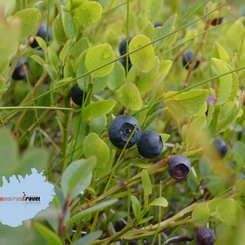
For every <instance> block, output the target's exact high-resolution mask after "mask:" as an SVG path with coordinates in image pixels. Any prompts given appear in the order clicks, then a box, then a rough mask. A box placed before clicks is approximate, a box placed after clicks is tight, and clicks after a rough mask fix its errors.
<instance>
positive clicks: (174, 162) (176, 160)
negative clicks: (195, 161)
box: [168, 155, 191, 180]
mask: <svg viewBox="0 0 245 245" xmlns="http://www.w3.org/2000/svg"><path fill="white" fill-rule="evenodd" d="M190 171H191V163H190V161H189V159H188V158H187V157H185V156H182V155H174V156H172V157H171V159H170V161H169V163H168V172H169V174H170V176H172V177H173V178H174V179H177V180H183V179H185V178H186V177H187V175H188V174H189V172H190Z"/></svg>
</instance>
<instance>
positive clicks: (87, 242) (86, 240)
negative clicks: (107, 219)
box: [71, 231, 102, 245]
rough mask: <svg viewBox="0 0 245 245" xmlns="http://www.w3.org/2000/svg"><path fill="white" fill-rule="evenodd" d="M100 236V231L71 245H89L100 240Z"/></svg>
mask: <svg viewBox="0 0 245 245" xmlns="http://www.w3.org/2000/svg"><path fill="white" fill-rule="evenodd" d="M101 235H102V231H95V232H92V233H89V234H88V235H86V236H84V237H83V238H80V239H78V240H76V241H75V242H73V243H71V245H90V244H91V243H92V242H93V241H95V240H97V239H98V238H100V236H101Z"/></svg>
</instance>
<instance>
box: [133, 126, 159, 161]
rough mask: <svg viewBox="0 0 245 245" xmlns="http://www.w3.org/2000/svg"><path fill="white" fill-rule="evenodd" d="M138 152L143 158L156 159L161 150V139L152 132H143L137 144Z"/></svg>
mask: <svg viewBox="0 0 245 245" xmlns="http://www.w3.org/2000/svg"><path fill="white" fill-rule="evenodd" d="M137 147H138V151H139V153H140V155H141V156H143V157H145V158H154V157H158V156H159V155H160V154H161V152H162V149H163V143H162V138H161V136H160V135H159V134H157V133H155V132H154V131H151V130H150V131H145V132H144V133H143V134H142V135H141V136H140V139H139V141H138V143H137Z"/></svg>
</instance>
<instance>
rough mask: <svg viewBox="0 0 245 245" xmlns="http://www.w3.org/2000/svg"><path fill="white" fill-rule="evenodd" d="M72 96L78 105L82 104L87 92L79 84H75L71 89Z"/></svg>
mask: <svg viewBox="0 0 245 245" xmlns="http://www.w3.org/2000/svg"><path fill="white" fill-rule="evenodd" d="M70 97H71V99H72V101H73V102H74V103H75V104H76V105H79V106H81V105H82V103H83V101H84V100H85V97H86V94H85V93H84V92H83V91H82V90H81V89H80V88H79V87H78V85H75V86H74V87H73V88H72V89H71V91H70Z"/></svg>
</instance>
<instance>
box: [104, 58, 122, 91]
mask: <svg viewBox="0 0 245 245" xmlns="http://www.w3.org/2000/svg"><path fill="white" fill-rule="evenodd" d="M124 81H125V71H124V68H123V66H122V64H121V63H120V62H116V63H115V66H114V69H113V70H112V72H111V74H110V75H109V78H108V79H107V86H108V88H109V89H110V90H112V91H114V90H116V89H118V88H119V87H120V86H121V85H122V84H123V83H124Z"/></svg>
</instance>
